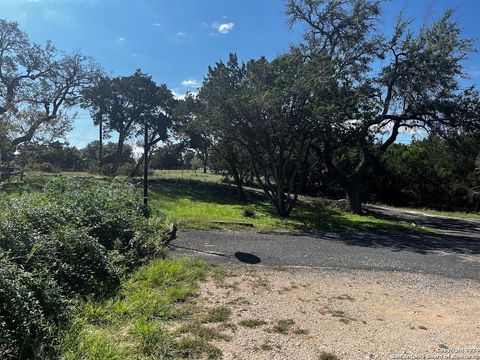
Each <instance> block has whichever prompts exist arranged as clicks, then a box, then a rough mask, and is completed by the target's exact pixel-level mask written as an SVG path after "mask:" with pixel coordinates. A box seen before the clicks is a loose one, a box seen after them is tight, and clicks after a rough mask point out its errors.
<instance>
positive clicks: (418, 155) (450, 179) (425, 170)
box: [368, 135, 480, 211]
mask: <svg viewBox="0 0 480 360" xmlns="http://www.w3.org/2000/svg"><path fill="white" fill-rule="evenodd" d="M477 156H478V136H466V135H457V136H452V137H448V138H446V139H445V138H440V137H438V136H430V137H428V138H426V139H423V140H420V141H415V142H413V143H412V144H409V145H400V144H394V145H392V147H390V149H389V150H388V151H387V152H386V153H385V154H384V155H383V157H382V158H381V162H380V164H378V166H377V167H376V168H375V169H374V172H372V174H371V176H370V179H371V181H370V184H369V187H368V191H369V193H370V194H371V196H372V198H374V199H375V200H377V201H380V202H382V203H387V204H392V205H397V206H414V207H430V208H435V209H440V210H448V209H450V210H461V211H479V210H480V192H479V191H478V186H479V185H480V177H479V176H478V174H477V173H476V172H475V163H476V159H477Z"/></svg>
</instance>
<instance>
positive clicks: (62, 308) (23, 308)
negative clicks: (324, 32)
mask: <svg viewBox="0 0 480 360" xmlns="http://www.w3.org/2000/svg"><path fill="white" fill-rule="evenodd" d="M163 239H164V222H163V219H162V218H159V217H153V216H152V217H151V218H150V219H148V220H147V219H145V218H144V216H143V209H142V205H141V199H140V198H139V197H138V196H137V194H136V191H135V189H134V188H133V187H132V186H131V185H130V184H128V183H123V182H120V181H114V182H111V183H106V182H104V181H97V180H92V179H89V178H69V179H56V180H53V181H51V182H49V183H47V185H46V186H45V187H44V189H43V191H41V192H38V191H37V192H32V193H30V194H26V195H23V196H20V197H17V198H10V199H6V200H2V206H1V211H0V262H1V266H0V354H1V357H2V358H4V359H35V358H36V359H46V358H55V356H56V354H57V351H58V346H59V331H61V330H62V329H63V328H65V327H67V326H68V324H69V320H70V319H71V316H72V314H73V312H74V309H75V305H76V304H78V303H80V302H82V301H83V300H86V299H101V298H107V297H109V296H111V295H113V294H115V293H116V292H117V290H118V288H119V286H120V281H121V279H122V278H123V277H124V276H125V275H126V274H127V273H129V272H130V271H131V270H132V269H134V268H136V267H138V266H140V265H141V264H143V263H145V262H146V261H147V260H148V259H151V258H153V257H157V256H162V255H163V254H164V247H163V244H162V241H163Z"/></svg>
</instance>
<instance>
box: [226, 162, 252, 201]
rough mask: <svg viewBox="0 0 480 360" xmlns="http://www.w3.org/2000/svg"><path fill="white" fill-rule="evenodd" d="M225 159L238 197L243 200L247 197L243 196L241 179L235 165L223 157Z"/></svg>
mask: <svg viewBox="0 0 480 360" xmlns="http://www.w3.org/2000/svg"><path fill="white" fill-rule="evenodd" d="M225 160H226V162H227V164H228V167H229V168H230V173H231V174H232V177H233V181H234V182H235V185H236V187H237V190H238V196H240V199H241V200H242V201H244V200H246V199H247V197H246V196H245V191H243V180H242V178H241V177H240V174H239V173H238V170H237V168H236V166H235V165H233V164H232V162H231V161H229V160H228V159H225Z"/></svg>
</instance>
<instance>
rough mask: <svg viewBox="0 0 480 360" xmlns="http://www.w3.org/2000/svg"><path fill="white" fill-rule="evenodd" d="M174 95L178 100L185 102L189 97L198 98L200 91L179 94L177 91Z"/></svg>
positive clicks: (173, 92) (173, 91)
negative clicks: (186, 97)
mask: <svg viewBox="0 0 480 360" xmlns="http://www.w3.org/2000/svg"><path fill="white" fill-rule="evenodd" d="M172 95H173V97H174V98H175V99H177V100H183V99H185V96H187V95H192V96H193V97H196V96H197V95H198V91H187V92H186V93H179V92H177V91H175V90H172Z"/></svg>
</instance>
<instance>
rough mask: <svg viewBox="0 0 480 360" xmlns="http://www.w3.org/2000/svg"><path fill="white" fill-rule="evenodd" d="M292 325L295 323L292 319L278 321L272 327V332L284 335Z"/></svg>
mask: <svg viewBox="0 0 480 360" xmlns="http://www.w3.org/2000/svg"><path fill="white" fill-rule="evenodd" d="M294 324H295V321H293V320H292V319H286V320H278V321H277V323H276V324H275V325H274V326H273V328H272V331H273V332H276V333H279V334H284V335H286V334H288V331H289V330H290V328H291V327H292V326H293V325H294Z"/></svg>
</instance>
